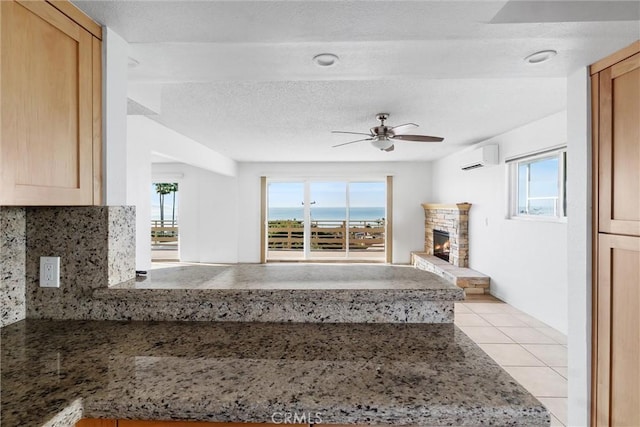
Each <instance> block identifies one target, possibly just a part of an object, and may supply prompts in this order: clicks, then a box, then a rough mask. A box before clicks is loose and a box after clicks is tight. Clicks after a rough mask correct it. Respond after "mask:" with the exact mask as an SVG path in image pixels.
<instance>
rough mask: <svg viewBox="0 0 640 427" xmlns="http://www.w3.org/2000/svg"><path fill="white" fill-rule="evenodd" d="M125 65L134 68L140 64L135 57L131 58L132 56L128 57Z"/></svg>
mask: <svg viewBox="0 0 640 427" xmlns="http://www.w3.org/2000/svg"><path fill="white" fill-rule="evenodd" d="M127 65H128V66H129V68H136V67H137V66H138V65H140V63H139V62H138V61H136V60H135V59H133V58H132V57H129V58H128V62H127Z"/></svg>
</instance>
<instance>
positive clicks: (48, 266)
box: [40, 256, 60, 288]
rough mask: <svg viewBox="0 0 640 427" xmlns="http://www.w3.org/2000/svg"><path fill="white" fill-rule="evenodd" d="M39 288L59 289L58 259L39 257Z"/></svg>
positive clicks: (55, 257)
mask: <svg viewBox="0 0 640 427" xmlns="http://www.w3.org/2000/svg"><path fill="white" fill-rule="evenodd" d="M40 287H41V288H59V287H60V257H59V256H41V257H40Z"/></svg>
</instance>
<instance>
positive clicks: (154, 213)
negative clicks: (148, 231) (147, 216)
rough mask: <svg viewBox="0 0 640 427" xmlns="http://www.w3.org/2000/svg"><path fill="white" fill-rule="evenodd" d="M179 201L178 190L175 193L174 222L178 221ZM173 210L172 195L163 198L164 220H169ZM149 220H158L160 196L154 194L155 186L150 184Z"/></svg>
mask: <svg viewBox="0 0 640 427" xmlns="http://www.w3.org/2000/svg"><path fill="white" fill-rule="evenodd" d="M179 199H180V188H179V187H178V192H177V193H176V220H177V219H178V204H179ZM172 208H173V194H167V195H166V196H164V219H165V220H170V219H171V211H172ZM151 219H160V196H159V195H158V193H156V185H155V184H151Z"/></svg>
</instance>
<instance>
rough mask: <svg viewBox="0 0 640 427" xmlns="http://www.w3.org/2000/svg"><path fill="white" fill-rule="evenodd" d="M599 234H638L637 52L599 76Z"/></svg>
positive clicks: (639, 121) (639, 113) (639, 88)
mask: <svg viewBox="0 0 640 427" xmlns="http://www.w3.org/2000/svg"><path fill="white" fill-rule="evenodd" d="M599 104H600V108H599V121H598V124H599V135H598V136H599V138H598V144H599V150H598V157H599V173H598V182H599V184H598V185H599V215H598V217H599V231H600V232H601V233H602V232H603V233H613V234H627V235H633V236H640V198H639V197H638V194H640V53H638V54H635V55H633V56H631V57H629V58H627V59H626V60H624V61H621V62H618V63H617V64H615V65H612V66H611V67H609V68H606V69H604V70H602V71H601V72H600V73H599Z"/></svg>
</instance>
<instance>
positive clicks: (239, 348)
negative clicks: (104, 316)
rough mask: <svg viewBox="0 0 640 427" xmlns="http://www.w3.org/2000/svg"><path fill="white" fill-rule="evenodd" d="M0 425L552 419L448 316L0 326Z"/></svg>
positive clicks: (514, 421) (472, 422)
mask: <svg viewBox="0 0 640 427" xmlns="http://www.w3.org/2000/svg"><path fill="white" fill-rule="evenodd" d="M1 332H2V343H1V344H2V378H1V379H2V383H1V384H2V390H1V392H2V393H1V399H2V402H1V403H2V408H1V411H2V412H1V415H2V425H3V426H7V427H11V426H42V425H45V424H47V425H50V424H49V423H51V422H52V419H53V418H55V419H56V423H55V425H58V426H65V425H66V426H72V425H73V423H74V422H75V421H76V420H77V419H79V418H80V417H105V418H130V419H181V420H202V421H224V422H231V421H236V422H237V421H247V422H270V420H271V416H272V414H273V413H274V412H296V411H297V412H300V413H302V412H304V413H309V412H310V413H314V414H315V413H318V414H321V417H322V421H323V423H329V424H377V425H385V424H388V425H408V424H411V425H478V424H487V425H489V424H492V425H501V426H504V425H518V426H522V425H548V424H549V415H548V413H547V411H546V410H545V408H544V407H543V406H542V404H540V402H538V401H537V400H536V399H535V398H534V397H533V396H531V395H530V394H529V393H528V392H527V391H526V390H524V389H523V388H522V387H521V386H520V385H519V384H518V383H517V382H516V381H515V380H513V378H511V377H510V376H509V375H508V374H507V373H506V372H505V371H504V370H502V369H501V368H500V367H499V366H498V365H496V364H495V363H494V362H493V361H492V360H491V359H490V358H489V357H488V356H487V355H486V354H485V353H484V352H483V351H482V350H481V349H480V348H479V347H477V346H476V345H475V344H474V343H472V342H471V341H470V339H469V338H468V337H467V336H466V335H464V333H462V332H461V331H460V330H459V329H457V328H456V327H455V326H454V325H452V324H321V323H286V324H285V323H231V322H227V323H211V322H107V321H45V320H27V321H21V322H18V323H15V324H13V325H10V326H8V327H5V328H3V329H2V331H1Z"/></svg>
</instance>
